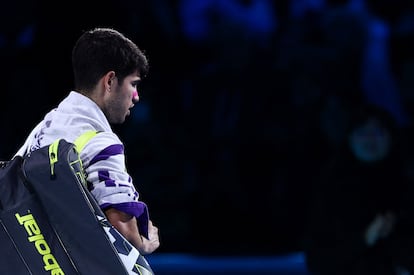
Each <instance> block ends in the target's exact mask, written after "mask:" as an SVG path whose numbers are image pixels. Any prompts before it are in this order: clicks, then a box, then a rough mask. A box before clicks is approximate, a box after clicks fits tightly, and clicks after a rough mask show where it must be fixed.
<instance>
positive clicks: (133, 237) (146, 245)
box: [105, 208, 160, 255]
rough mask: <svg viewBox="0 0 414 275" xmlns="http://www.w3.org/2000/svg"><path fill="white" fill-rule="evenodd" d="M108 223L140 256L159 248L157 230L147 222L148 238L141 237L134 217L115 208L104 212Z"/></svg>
mask: <svg viewBox="0 0 414 275" xmlns="http://www.w3.org/2000/svg"><path fill="white" fill-rule="evenodd" d="M105 215H106V217H107V218H108V220H109V222H110V223H111V224H112V225H113V226H114V227H115V228H116V229H117V230H118V231H119V233H121V234H122V235H123V236H124V237H125V238H126V239H127V240H128V241H129V242H130V243H131V244H132V245H133V246H135V248H137V249H138V251H139V252H140V253H141V254H142V255H147V254H150V253H152V252H154V251H155V250H156V249H157V248H158V247H159V246H160V241H159V236H158V228H157V227H156V226H154V225H153V224H152V222H151V221H149V222H148V237H149V239H147V238H145V237H143V236H141V234H140V233H139V228H138V224H137V220H136V218H135V217H134V216H132V215H129V214H127V213H125V212H122V211H119V210H117V209H115V208H109V209H107V210H105Z"/></svg>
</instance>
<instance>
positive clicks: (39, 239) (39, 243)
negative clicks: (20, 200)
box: [15, 213, 65, 275]
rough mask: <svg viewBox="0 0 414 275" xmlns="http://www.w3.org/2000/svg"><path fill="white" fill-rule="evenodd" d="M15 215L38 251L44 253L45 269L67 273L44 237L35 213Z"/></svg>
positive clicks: (59, 274) (55, 272) (51, 272)
mask: <svg viewBox="0 0 414 275" xmlns="http://www.w3.org/2000/svg"><path fill="white" fill-rule="evenodd" d="M15 216H16V219H17V221H18V222H19V224H20V225H23V226H24V228H25V229H26V232H27V236H28V238H27V239H28V240H29V242H31V243H34V246H35V247H36V250H37V252H38V253H39V254H40V255H42V257H43V263H44V268H45V270H46V271H48V272H49V271H50V274H51V275H64V274H65V273H64V272H63V270H62V269H61V268H60V266H59V264H58V262H57V260H56V258H55V256H53V255H52V253H51V251H50V247H49V245H48V244H47V242H46V240H45V239H44V237H43V234H42V232H41V230H40V228H39V225H38V224H37V222H36V220H35V219H34V218H33V215H32V214H27V215H23V216H20V214H19V213H16V214H15Z"/></svg>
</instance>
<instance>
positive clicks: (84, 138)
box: [73, 130, 99, 153]
mask: <svg viewBox="0 0 414 275" xmlns="http://www.w3.org/2000/svg"><path fill="white" fill-rule="evenodd" d="M98 133H99V132H98V131H96V130H90V131H87V132H85V133H83V134H82V135H80V136H79V137H78V138H77V139H76V140H75V141H74V142H73V144H75V146H76V150H77V151H78V152H79V153H80V152H82V150H83V148H84V147H85V145H86V143H88V141H89V140H90V139H91V138H93V137H94V136H96V134H98Z"/></svg>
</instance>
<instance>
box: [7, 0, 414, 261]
mask: <svg viewBox="0 0 414 275" xmlns="http://www.w3.org/2000/svg"><path fill="white" fill-rule="evenodd" d="M296 2H298V4H295V3H296ZM319 2H321V3H320V5H318V3H319ZM346 2H347V1H339V0H338V1H333V0H327V1H325V3H324V4H322V1H288V0H277V1H264V0H263V1H262V0H260V1H254V0H251V1H249V0H235V1H230V0H216V1H202V0H198V1H185V0H169V1H167V0H136V1H132V0H118V1H110V0H103V1H99V2H98V1H78V0H76V1H65V2H60V1H57V2H56V4H54V3H47V4H46V3H43V2H42V1H29V0H22V1H14V2H13V1H4V3H2V15H1V16H0V60H1V66H0V68H1V76H2V85H1V89H2V91H1V96H2V99H1V102H0V105H1V106H0V107H1V108H0V114H1V115H0V125H1V137H2V140H1V143H0V144H1V145H0V158H2V159H8V158H10V157H11V156H13V154H14V153H15V152H16V151H17V149H18V148H19V146H20V145H21V144H22V143H23V142H24V139H25V137H26V135H27V134H28V133H29V131H30V130H31V128H32V127H33V126H34V125H35V124H36V123H37V122H38V121H39V120H41V119H42V117H43V115H44V113H45V112H46V111H48V110H50V109H51V108H53V107H55V106H56V104H57V103H58V102H59V101H60V100H61V99H63V98H64V97H65V96H66V95H67V93H68V92H69V91H70V90H71V89H72V71H71V64H70V58H71V49H72V46H73V45H74V43H75V41H76V39H77V38H78V37H79V35H80V34H81V33H82V31H84V30H86V29H89V28H92V27H98V26H103V27H114V28H116V29H118V30H120V31H121V32H123V33H125V34H126V35H127V36H129V37H130V38H132V40H133V41H134V42H136V43H137V45H138V46H139V47H140V48H141V49H143V50H144V51H145V53H146V54H147V56H148V58H149V61H150V65H151V68H150V73H149V75H148V78H146V79H145V81H143V83H142V87H141V88H140V103H139V104H138V105H137V106H136V107H135V108H134V111H133V113H132V116H131V117H130V118H129V119H128V121H127V122H126V123H125V124H123V125H121V126H116V127H114V130H115V131H116V132H117V133H119V135H120V136H121V139H122V140H123V141H124V142H125V146H126V152H127V162H128V168H129V172H130V173H131V175H132V176H133V178H134V181H135V184H136V186H137V189H138V191H139V192H140V194H141V199H142V200H143V201H145V202H146V203H147V204H148V205H149V209H150V215H151V216H152V220H153V222H154V223H155V224H156V225H157V226H159V228H160V235H161V242H162V245H161V247H160V250H159V251H160V252H189V253H197V254H223V255H226V254H232V255H233V254H241V255H243V254H249V255H251V254H257V255H262V254H279V253H286V252H292V251H299V250H301V241H302V237H303V230H304V223H305V220H306V209H307V207H308V197H309V196H308V195H309V193H310V192H311V191H312V188H313V186H314V185H315V184H316V181H317V178H318V175H319V173H320V169H321V167H322V164H323V163H324V162H325V160H326V159H327V158H328V157H329V156H330V155H331V154H332V152H333V151H334V150H335V148H336V145H337V144H338V143H339V141H340V140H341V138H342V137H343V135H344V132H343V131H344V128H345V127H346V122H347V114H348V111H349V110H350V109H352V106H354V104H357V103H358V102H361V101H368V102H371V103H375V104H377V105H381V106H383V107H384V108H386V109H388V110H390V112H392V113H393V115H394V117H395V119H396V120H397V122H398V123H399V126H400V127H401V129H402V130H403V131H404V133H405V137H406V138H405V141H406V144H404V146H405V148H406V152H407V154H406V157H407V163H410V161H411V160H412V159H413V155H412V153H411V152H412V145H411V142H410V139H411V137H412V123H411V121H412V119H413V110H414V109H413V108H412V106H413V103H414V90H413V88H414V82H413V81H412V79H414V78H413V77H414V54H413V49H414V48H413V46H414V44H413V42H414V16H413V15H414V4H410V3H409V1H399V0H397V1H396V0H393V1H391V0H389V1H387V0H378V1H375V0H366V1H365V2H366V8H365V9H362V10H358V8H356V7H355V8H346V7H345V3H346ZM357 2H359V1H355V3H357ZM306 3H309V6H307V4H306ZM204 8H205V9H204ZM204 20H206V21H204Z"/></svg>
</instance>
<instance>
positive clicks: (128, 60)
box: [72, 28, 148, 92]
mask: <svg viewBox="0 0 414 275" xmlns="http://www.w3.org/2000/svg"><path fill="white" fill-rule="evenodd" d="M72 69H73V76H74V84H75V89H77V90H78V91H81V92H87V91H89V90H91V89H93V88H94V87H95V85H96V84H97V82H98V80H99V79H100V78H101V77H102V76H103V75H105V74H106V73H107V72H109V71H115V73H116V76H117V78H118V81H119V82H120V83H122V82H123V80H124V78H125V77H126V76H128V75H130V74H132V73H134V72H135V71H138V73H139V74H140V76H141V78H143V77H145V76H146V74H147V72H148V60H147V57H146V56H145V55H144V53H143V52H142V51H141V50H140V49H139V48H138V46H137V45H136V44H135V43H133V42H132V41H131V40H130V39H128V38H127V37H125V36H124V35H123V34H122V33H120V32H119V31H116V30H114V29H111V28H95V29H92V30H89V31H86V32H84V33H83V34H82V35H81V36H80V37H79V39H78V40H77V42H76V44H75V46H74V47H73V50H72Z"/></svg>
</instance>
